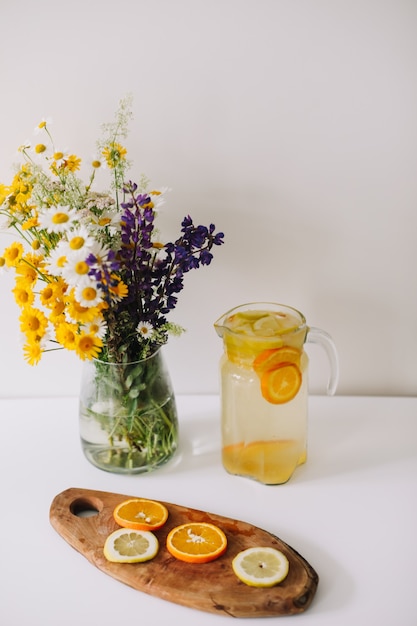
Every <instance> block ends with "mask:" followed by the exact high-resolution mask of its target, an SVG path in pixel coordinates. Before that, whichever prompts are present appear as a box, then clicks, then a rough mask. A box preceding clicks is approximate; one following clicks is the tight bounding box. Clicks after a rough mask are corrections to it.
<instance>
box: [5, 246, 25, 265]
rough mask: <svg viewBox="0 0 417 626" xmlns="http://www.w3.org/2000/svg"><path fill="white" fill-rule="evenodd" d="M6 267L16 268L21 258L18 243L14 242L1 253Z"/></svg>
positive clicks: (21, 253)
mask: <svg viewBox="0 0 417 626" xmlns="http://www.w3.org/2000/svg"><path fill="white" fill-rule="evenodd" d="M3 256H4V259H5V261H6V265H7V267H16V266H17V265H18V264H19V263H20V260H21V258H22V256H23V246H22V244H21V243H20V241H15V242H14V243H12V244H11V245H10V246H9V247H8V248H6V249H5V251H4V252H3Z"/></svg>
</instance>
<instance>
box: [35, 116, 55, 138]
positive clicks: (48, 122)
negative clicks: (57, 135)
mask: <svg viewBox="0 0 417 626" xmlns="http://www.w3.org/2000/svg"><path fill="white" fill-rule="evenodd" d="M51 124H52V118H51V117H46V118H45V117H43V118H42V119H41V121H40V122H39V124H38V125H37V126H35V128H34V130H33V132H34V133H35V135H38V134H39V133H41V132H42V131H43V130H44V129H45V128H46V127H47V126H50V125H51Z"/></svg>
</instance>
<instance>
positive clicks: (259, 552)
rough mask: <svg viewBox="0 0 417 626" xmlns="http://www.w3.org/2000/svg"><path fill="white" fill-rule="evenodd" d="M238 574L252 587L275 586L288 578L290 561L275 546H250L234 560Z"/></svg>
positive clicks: (234, 566)
mask: <svg viewBox="0 0 417 626" xmlns="http://www.w3.org/2000/svg"><path fill="white" fill-rule="evenodd" d="M232 568H233V571H234V573H235V574H236V576H237V577H238V578H239V580H241V581H242V582H243V583H245V584H246V585H249V586H251V587H273V586H274V585H277V584H278V583H280V582H282V581H283V580H284V578H286V576H287V574H288V570H289V562H288V559H287V557H286V556H285V554H283V553H282V552H280V551H279V550H276V549H275V548H267V547H266V548H262V547H259V548H248V549H247V550H243V551H242V552H239V554H237V555H236V556H235V558H234V559H233V561H232Z"/></svg>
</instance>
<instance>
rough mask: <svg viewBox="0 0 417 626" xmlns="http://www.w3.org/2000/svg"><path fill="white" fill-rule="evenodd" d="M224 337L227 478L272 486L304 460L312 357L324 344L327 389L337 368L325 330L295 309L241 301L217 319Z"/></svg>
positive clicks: (223, 426)
mask: <svg viewBox="0 0 417 626" xmlns="http://www.w3.org/2000/svg"><path fill="white" fill-rule="evenodd" d="M214 327H215V329H216V332H217V334H218V335H219V336H220V337H221V338H222V339H223V344H224V353H223V356H222V358H221V362H220V373H221V406H222V409H221V412H222V413H221V431H222V461H223V465H224V468H225V469H226V470H227V471H228V472H229V473H230V474H236V475H239V476H247V477H249V478H253V479H255V480H258V481H259V482H261V483H264V484H268V485H276V484H282V483H285V482H287V481H288V480H289V478H290V477H291V476H292V474H293V472H294V470H295V469H296V467H297V466H298V465H301V464H302V463H305V461H306V459H307V409H308V356H307V353H306V352H305V350H304V344H305V343H306V342H309V343H317V344H320V345H321V346H322V347H323V348H324V349H325V350H326V353H327V355H328V358H329V361H330V377H329V381H328V387H327V392H328V394H329V395H333V394H334V392H335V390H336V387H337V382H338V377H339V366H338V357H337V352H336V348H335V345H334V343H333V340H332V338H331V337H330V335H329V334H328V333H326V332H325V331H323V330H321V329H319V328H313V327H309V326H307V323H306V319H305V317H304V315H303V314H302V313H300V312H299V311H297V310H296V309H294V308H292V307H289V306H285V305H282V304H275V303H271V302H255V303H251V304H244V305H241V306H239V307H236V308H234V309H232V310H230V311H228V312H227V313H225V314H224V315H223V316H222V317H221V318H220V319H218V320H217V322H215V324H214Z"/></svg>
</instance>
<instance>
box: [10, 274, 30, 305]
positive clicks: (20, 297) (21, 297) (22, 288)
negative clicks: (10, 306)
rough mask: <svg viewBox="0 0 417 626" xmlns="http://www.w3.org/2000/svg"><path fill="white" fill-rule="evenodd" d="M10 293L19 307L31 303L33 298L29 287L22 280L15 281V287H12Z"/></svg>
mask: <svg viewBox="0 0 417 626" xmlns="http://www.w3.org/2000/svg"><path fill="white" fill-rule="evenodd" d="M12 293H13V294H14V299H15V300H16V303H17V304H18V305H19V306H20V307H21V308H24V307H25V306H28V305H29V304H32V303H33V301H34V300H35V295H34V293H33V291H32V289H31V287H30V286H29V285H27V283H25V282H24V281H22V280H17V281H16V287H15V288H14V289H12Z"/></svg>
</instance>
